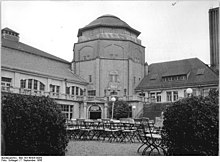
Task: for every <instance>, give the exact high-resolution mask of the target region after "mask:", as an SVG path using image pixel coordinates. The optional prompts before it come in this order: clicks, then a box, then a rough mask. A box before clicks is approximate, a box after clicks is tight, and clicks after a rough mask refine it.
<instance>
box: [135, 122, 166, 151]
mask: <svg viewBox="0 0 220 162" xmlns="http://www.w3.org/2000/svg"><path fill="white" fill-rule="evenodd" d="M142 132H143V134H144V136H143V138H144V140H143V142H144V145H146V147H145V148H144V150H143V151H142V155H145V154H146V152H147V150H148V149H150V151H149V153H148V155H150V154H151V153H152V152H153V151H154V150H157V152H158V154H161V150H162V151H163V153H164V155H165V154H166V150H165V148H164V146H163V143H162V142H163V141H162V137H161V134H159V133H157V132H155V131H154V123H153V122H150V121H149V122H147V123H144V124H142ZM144 145H143V146H144ZM139 148H140V147H139Z"/></svg>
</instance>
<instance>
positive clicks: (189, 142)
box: [163, 91, 219, 155]
mask: <svg viewBox="0 0 220 162" xmlns="http://www.w3.org/2000/svg"><path fill="white" fill-rule="evenodd" d="M218 108H219V107H218V92H215V91H211V92H210V95H209V96H208V97H205V98H204V97H190V98H185V99H182V100H180V101H177V102H175V103H173V104H172V105H171V106H170V107H168V108H167V109H166V111H165V112H164V134H163V139H164V140H165V145H166V146H167V149H168V150H167V153H168V155H218V133H219V130H218V128H219V125H218V124H219V121H218V117H219V116H218Z"/></svg>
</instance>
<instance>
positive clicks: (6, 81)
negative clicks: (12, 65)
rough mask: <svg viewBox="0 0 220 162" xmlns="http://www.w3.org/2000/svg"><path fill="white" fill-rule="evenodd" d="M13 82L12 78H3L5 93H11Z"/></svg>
mask: <svg viewBox="0 0 220 162" xmlns="http://www.w3.org/2000/svg"><path fill="white" fill-rule="evenodd" d="M11 81H12V79H11V78H6V77H2V81H1V85H2V90H3V91H10V87H11Z"/></svg>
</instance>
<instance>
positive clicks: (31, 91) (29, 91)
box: [1, 86, 84, 101]
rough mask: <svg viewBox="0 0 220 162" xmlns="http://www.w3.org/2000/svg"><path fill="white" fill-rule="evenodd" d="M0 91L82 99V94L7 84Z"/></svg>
mask: <svg viewBox="0 0 220 162" xmlns="http://www.w3.org/2000/svg"><path fill="white" fill-rule="evenodd" d="M1 91H2V92H9V93H17V94H24V95H33V96H49V97H50V98H55V99H66V100H75V101H83V99H84V98H83V97H84V96H76V95H69V94H63V93H55V92H46V91H40V90H34V89H25V88H17V87H8V86H1Z"/></svg>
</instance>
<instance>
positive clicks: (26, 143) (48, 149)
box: [2, 94, 68, 156]
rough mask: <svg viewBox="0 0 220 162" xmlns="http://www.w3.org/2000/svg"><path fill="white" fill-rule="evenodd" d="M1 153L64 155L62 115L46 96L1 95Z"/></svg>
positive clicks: (11, 154)
mask: <svg viewBox="0 0 220 162" xmlns="http://www.w3.org/2000/svg"><path fill="white" fill-rule="evenodd" d="M2 118H3V122H4V124H5V131H4V137H5V148H6V150H5V155H10V156H18V155H21V156H24V155H25V156H28V155H29V156H36V155H41V156H42V155H50V156H51V155H65V151H66V146H67V144H68V138H67V134H66V128H65V117H64V116H63V114H62V113H61V110H60V109H59V108H58V105H57V103H55V101H54V100H53V99H50V98H48V97H37V96H27V95H19V94H6V95H3V96H2Z"/></svg>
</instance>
